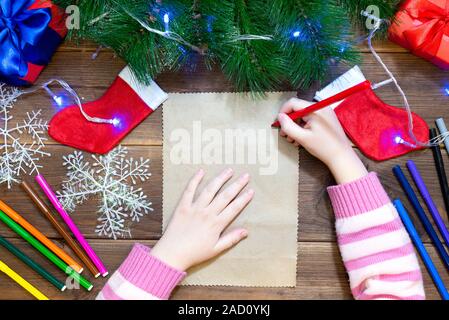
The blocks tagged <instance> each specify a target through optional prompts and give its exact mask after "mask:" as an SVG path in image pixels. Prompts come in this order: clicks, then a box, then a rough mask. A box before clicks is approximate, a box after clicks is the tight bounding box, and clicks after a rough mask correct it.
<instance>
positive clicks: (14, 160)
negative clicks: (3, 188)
mask: <svg viewBox="0 0 449 320" xmlns="http://www.w3.org/2000/svg"><path fill="white" fill-rule="evenodd" d="M20 95H21V92H20V91H19V90H18V89H17V88H8V87H6V86H5V85H4V84H0V139H1V140H2V141H0V184H2V183H7V185H8V189H9V188H11V185H12V184H13V183H17V182H19V179H20V176H21V174H22V173H27V172H28V174H30V175H31V174H33V173H36V174H38V173H39V168H42V166H41V165H39V164H38V163H37V162H38V161H39V160H40V158H41V157H43V156H50V154H49V153H47V152H44V151H42V149H43V148H44V147H45V145H44V141H45V140H47V139H46V138H45V131H47V129H48V125H47V122H46V121H43V120H42V119H40V115H41V110H38V111H32V112H31V113H29V112H27V114H26V119H24V120H23V121H22V122H21V123H18V124H16V126H15V127H14V126H12V127H10V122H11V120H12V118H13V117H12V116H11V115H10V114H9V113H10V111H11V109H12V108H13V106H14V103H15V102H16V101H17V98H18V97H19V96H20ZM25 136H29V137H31V140H32V142H29V143H27V142H23V140H24V137H25Z"/></svg>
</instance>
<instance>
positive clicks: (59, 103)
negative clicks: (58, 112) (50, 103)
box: [52, 95, 63, 106]
mask: <svg viewBox="0 0 449 320" xmlns="http://www.w3.org/2000/svg"><path fill="white" fill-rule="evenodd" d="M52 98H53V100H54V102H56V104H57V105H58V106H62V102H63V101H62V97H59V96H57V95H53V97H52Z"/></svg>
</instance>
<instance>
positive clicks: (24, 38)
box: [0, 0, 51, 78]
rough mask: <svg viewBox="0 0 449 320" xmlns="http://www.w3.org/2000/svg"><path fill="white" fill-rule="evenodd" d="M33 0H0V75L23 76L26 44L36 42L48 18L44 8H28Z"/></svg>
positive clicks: (48, 11) (48, 20)
mask: <svg viewBox="0 0 449 320" xmlns="http://www.w3.org/2000/svg"><path fill="white" fill-rule="evenodd" d="M33 3H34V0H1V1H0V74H3V75H4V76H7V77H8V76H9V77H20V78H23V77H24V76H26V74H27V72H28V64H27V61H26V60H25V58H24V55H23V49H24V48H25V46H26V45H27V44H30V45H36V44H37V42H38V41H39V39H40V37H41V36H42V34H43V33H44V32H45V30H46V28H47V26H48V24H49V23H50V21H51V12H50V10H48V9H35V10H34V9H33V10H28V8H29V7H30V6H31V5H32V4H33Z"/></svg>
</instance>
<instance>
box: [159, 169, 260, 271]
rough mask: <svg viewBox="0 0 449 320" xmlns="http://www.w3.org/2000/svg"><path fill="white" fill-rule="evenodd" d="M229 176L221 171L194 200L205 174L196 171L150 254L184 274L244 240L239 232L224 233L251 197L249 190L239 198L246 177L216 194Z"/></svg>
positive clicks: (242, 233)
mask: <svg viewBox="0 0 449 320" xmlns="http://www.w3.org/2000/svg"><path fill="white" fill-rule="evenodd" d="M232 175H233V172H232V170H231V169H227V170H225V171H223V172H222V173H221V174H220V175H219V176H217V177H216V178H215V179H213V180H212V181H211V182H210V183H209V184H208V185H207V186H206V187H205V188H204V190H203V191H202V192H201V194H200V195H199V196H198V197H197V198H196V199H195V200H194V196H195V193H196V190H197V188H198V185H199V184H200V182H201V180H202V179H203V177H204V171H203V170H200V171H198V172H197V173H196V175H195V176H194V177H193V178H192V180H191V181H190V182H189V185H188V186H187V188H186V190H185V191H184V194H183V195H182V198H181V200H180V202H179V204H178V207H177V208H176V210H175V212H174V213H173V216H172V219H171V221H170V223H169V225H168V227H167V230H166V231H165V233H164V235H163V236H162V238H161V239H160V240H159V242H158V243H157V244H156V245H155V246H154V248H153V250H152V251H151V254H152V255H153V256H155V257H156V258H158V259H159V260H161V261H163V262H165V263H167V264H168V265H170V266H172V267H174V268H176V269H178V270H183V271H185V270H187V269H188V268H190V267H192V266H194V265H196V264H199V263H201V262H204V261H206V260H209V259H211V258H213V257H215V256H217V255H219V254H220V253H222V252H223V251H225V250H227V249H229V248H231V247H233V246H234V245H236V244H237V243H239V242H240V241H241V240H242V239H244V238H245V237H246V236H247V235H248V232H247V230H245V229H242V228H238V229H234V230H230V231H228V232H226V233H223V231H224V230H225V229H226V227H227V226H228V225H229V224H230V223H231V222H232V221H233V220H234V219H235V218H236V217H237V216H238V215H239V214H240V212H241V211H242V210H243V209H244V208H245V207H246V206H247V205H248V203H249V202H250V201H251V200H252V198H253V196H254V190H252V189H249V190H247V191H245V192H242V193H241V194H240V192H241V191H242V190H243V188H245V186H246V185H247V184H248V182H249V175H247V174H245V175H243V176H241V177H240V178H239V179H238V180H236V181H235V182H233V183H232V184H230V185H229V186H228V187H226V188H225V189H224V190H223V191H221V192H219V191H220V189H221V188H222V187H223V185H224V184H225V183H226V182H227V181H228V180H229V179H231V177H232ZM239 194H240V195H239Z"/></svg>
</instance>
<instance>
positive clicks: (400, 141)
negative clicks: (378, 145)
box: [394, 136, 404, 144]
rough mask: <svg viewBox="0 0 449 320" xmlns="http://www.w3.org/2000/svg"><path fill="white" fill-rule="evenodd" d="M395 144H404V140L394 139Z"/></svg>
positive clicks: (397, 137)
mask: <svg viewBox="0 0 449 320" xmlns="http://www.w3.org/2000/svg"><path fill="white" fill-rule="evenodd" d="M394 142H395V143H397V144H401V143H404V139H402V138H401V137H400V136H396V137H394Z"/></svg>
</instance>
